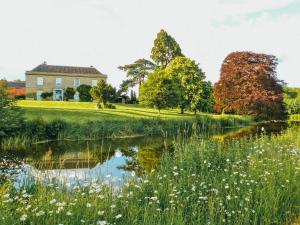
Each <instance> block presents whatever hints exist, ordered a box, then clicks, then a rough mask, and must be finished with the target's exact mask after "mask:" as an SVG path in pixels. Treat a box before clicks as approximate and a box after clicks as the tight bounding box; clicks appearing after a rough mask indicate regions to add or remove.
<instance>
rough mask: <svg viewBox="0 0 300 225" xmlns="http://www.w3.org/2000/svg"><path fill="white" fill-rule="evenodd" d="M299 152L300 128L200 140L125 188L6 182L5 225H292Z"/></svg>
mask: <svg viewBox="0 0 300 225" xmlns="http://www.w3.org/2000/svg"><path fill="white" fill-rule="evenodd" d="M299 148H300V128H299V127H293V128H291V129H289V130H287V131H285V132H284V133H283V134H282V135H278V136H277V135H274V136H272V137H268V136H262V137H258V138H253V139H244V140H240V141H237V140H235V141H231V142H227V143H226V144H220V143H216V142H213V141H210V140H202V139H201V138H199V137H197V138H195V139H192V141H191V142H190V143H188V144H180V143H177V145H176V148H175V152H174V153H173V154H172V155H167V154H166V155H164V157H163V159H162V161H161V163H160V166H159V167H158V168H155V170H153V171H152V172H150V173H148V174H145V175H144V176H142V177H141V178H140V179H132V180H129V181H128V182H127V183H125V185H124V187H123V188H122V189H117V190H116V189H112V188H111V187H110V186H107V185H106V184H103V183H101V182H100V181H99V182H97V181H95V182H94V183H92V184H86V185H82V186H75V187H73V188H72V189H68V188H67V187H65V186H56V185H47V186H45V185H43V184H40V183H32V181H31V182H29V183H28V184H29V185H28V186H26V187H24V188H22V189H21V190H15V189H14V188H13V186H12V185H11V184H9V183H7V184H5V185H2V186H0V224H3V225H10V224H20V225H21V224H45V225H48V224H51V225H52V224H64V225H73V224H94V225H96V224H100V225H105V224H122V225H131V224H139V225H153V224H172V225H182V224H189V225H193V224H195V225H207V224H213V225H221V224H228V225H231V224H232V225H283V224H292V221H294V220H295V221H296V219H297V217H298V216H299V214H300V209H299V205H300V167H299V166H300V160H299V151H300V150H299ZM132 176H135V175H134V174H132ZM105 179H107V181H108V182H109V180H110V179H111V178H105Z"/></svg>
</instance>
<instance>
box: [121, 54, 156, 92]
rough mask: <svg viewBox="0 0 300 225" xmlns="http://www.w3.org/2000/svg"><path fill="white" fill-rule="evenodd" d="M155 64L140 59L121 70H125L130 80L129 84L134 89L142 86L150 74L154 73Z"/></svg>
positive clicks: (122, 67)
mask: <svg viewBox="0 0 300 225" xmlns="http://www.w3.org/2000/svg"><path fill="white" fill-rule="evenodd" d="M155 66H156V65H155V64H154V63H153V62H151V61H150V60H147V59H138V60H136V61H135V62H134V63H132V64H128V65H124V66H119V67H118V68H119V69H120V70H123V71H125V72H126V73H127V77H128V78H129V79H128V80H129V81H130V82H128V84H130V86H132V87H134V86H136V85H139V87H140V86H141V85H142V83H143V82H144V81H145V79H146V78H147V77H148V75H149V73H151V72H153V71H154V69H155Z"/></svg>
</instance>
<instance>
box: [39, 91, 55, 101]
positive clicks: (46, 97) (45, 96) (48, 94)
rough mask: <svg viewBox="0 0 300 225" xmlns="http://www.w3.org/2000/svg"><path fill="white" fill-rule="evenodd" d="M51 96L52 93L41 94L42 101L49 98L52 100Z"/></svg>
mask: <svg viewBox="0 0 300 225" xmlns="http://www.w3.org/2000/svg"><path fill="white" fill-rule="evenodd" d="M52 96H53V92H43V93H42V94H41V97H42V99H44V100H45V99H50V98H52Z"/></svg>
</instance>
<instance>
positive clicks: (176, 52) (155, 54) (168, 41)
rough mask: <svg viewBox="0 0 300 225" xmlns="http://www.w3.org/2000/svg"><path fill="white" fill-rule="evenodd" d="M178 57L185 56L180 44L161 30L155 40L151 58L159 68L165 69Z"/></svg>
mask: <svg viewBox="0 0 300 225" xmlns="http://www.w3.org/2000/svg"><path fill="white" fill-rule="evenodd" d="M177 56H183V55H182V53H181V48H180V46H179V44H178V43H177V42H176V41H175V39H174V38H173V37H172V36H171V35H169V34H168V33H167V32H166V31H165V30H163V29H161V30H160V32H159V33H158V34H157V38H156V39H155V40H154V46H153V48H152V50H151V58H152V59H153V61H154V62H156V63H157V65H158V66H160V67H161V68H165V67H166V66H167V65H168V64H169V63H170V62H171V61H172V60H173V59H175V58H176V57H177Z"/></svg>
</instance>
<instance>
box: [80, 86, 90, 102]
mask: <svg viewBox="0 0 300 225" xmlns="http://www.w3.org/2000/svg"><path fill="white" fill-rule="evenodd" d="M91 88H92V87H91V86H90V85H86V84H81V85H80V86H79V87H77V89H76V90H77V91H78V93H79V100H80V101H81V102H90V101H92V96H91V94H90V90H91Z"/></svg>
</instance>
